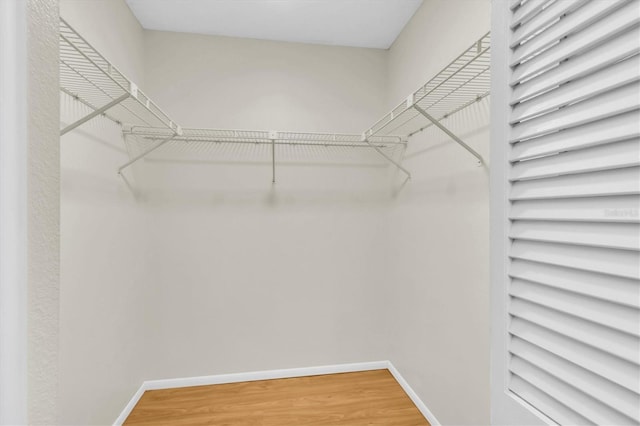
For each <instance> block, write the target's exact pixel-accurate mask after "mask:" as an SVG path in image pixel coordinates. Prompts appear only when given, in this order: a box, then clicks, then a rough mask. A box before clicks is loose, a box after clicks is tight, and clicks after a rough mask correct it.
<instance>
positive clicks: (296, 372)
mask: <svg viewBox="0 0 640 426" xmlns="http://www.w3.org/2000/svg"><path fill="white" fill-rule="evenodd" d="M385 369H386V370H389V372H390V373H391V374H392V375H393V377H394V378H395V379H396V381H397V382H398V383H399V384H400V386H401V387H402V389H404V391H405V392H406V393H407V395H408V396H409V398H411V401H413V403H414V404H415V405H416V407H418V410H420V412H421V413H422V415H424V416H425V418H426V419H427V420H428V421H429V423H431V425H432V426H440V423H439V422H438V420H437V419H436V418H435V416H434V415H433V413H431V411H430V410H429V409H428V408H427V406H426V405H425V404H424V402H422V401H421V400H420V398H419V397H418V394H417V393H416V392H415V391H414V390H413V389H412V388H411V386H409V384H408V383H407V381H406V380H405V379H404V378H403V377H402V376H401V375H400V373H399V372H398V370H397V369H396V368H395V367H394V366H393V364H391V362H390V361H372V362H359V363H353V364H336V365H323V366H317V367H305V368H289V369H283V370H265V371H252V372H248V373H233V374H218V375H212V376H198V377H185V378H179V379H162V380H148V381H144V382H143V383H142V385H141V386H140V388H139V389H138V390H137V391H136V393H135V394H134V395H133V397H132V398H131V400H130V401H129V403H128V404H127V405H126V406H125V407H124V409H123V410H122V412H121V413H120V415H119V416H118V418H117V419H116V421H115V422H114V423H113V425H114V426H121V425H122V424H123V423H124V422H125V420H126V419H127V417H129V414H131V411H133V408H134V407H135V406H136V404H137V403H138V401H139V400H140V398H141V397H142V394H144V392H145V391H148V390H158V389H171V388H182V387H189V386H206V385H221V384H225V383H238V382H252V381H256V380H273V379H286V378H293V377H305V376H319V375H323V374H338V373H353V372H358V371H368V370H385Z"/></svg>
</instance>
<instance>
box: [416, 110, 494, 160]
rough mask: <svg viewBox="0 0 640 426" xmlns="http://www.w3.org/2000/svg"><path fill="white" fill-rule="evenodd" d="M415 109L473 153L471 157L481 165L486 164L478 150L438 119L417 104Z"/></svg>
mask: <svg viewBox="0 0 640 426" xmlns="http://www.w3.org/2000/svg"><path fill="white" fill-rule="evenodd" d="M412 106H413V108H414V109H415V110H416V111H418V112H419V113H420V114H422V115H423V116H425V118H426V119H427V120H429V121H430V122H432V123H433V125H434V126H436V127H438V128H439V129H440V130H442V131H443V132H445V133H446V134H447V135H448V136H449V137H450V138H451V139H453V140H454V141H456V142H457V143H458V145H460V146H461V147H463V148H464V149H466V150H467V151H469V152H470V153H471V155H473V156H474V157H476V158H477V159H478V161H479V162H480V164H484V160H483V159H482V156H481V155H480V154H478V152H477V151H476V150H474V149H473V148H471V147H470V146H469V145H467V144H466V143H464V141H463V140H462V139H460V138H459V137H457V136H456V135H455V134H453V133H452V132H451V130H449V129H447V127H446V126H445V125H444V124H442V123H440V121H438V120H437V119H436V118H434V117H433V116H432V115H431V114H429V113H428V112H427V111H425V110H424V109H422V108H420V106H418V105H417V104H413V105H412Z"/></svg>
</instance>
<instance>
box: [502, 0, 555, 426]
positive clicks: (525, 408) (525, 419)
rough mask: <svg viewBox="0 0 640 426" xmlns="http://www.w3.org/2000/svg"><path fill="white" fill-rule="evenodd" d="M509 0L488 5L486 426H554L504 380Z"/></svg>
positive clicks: (507, 195)
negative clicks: (488, 332)
mask: <svg viewBox="0 0 640 426" xmlns="http://www.w3.org/2000/svg"><path fill="white" fill-rule="evenodd" d="M509 3H510V2H509V1H508V0H492V2H491V173H490V229H491V233H490V254H491V264H490V268H491V281H490V282H491V292H490V300H491V373H490V374H491V376H490V383H491V385H490V386H491V424H492V425H510V426H523V425H545V424H556V423H555V422H554V421H553V420H551V419H550V418H548V417H547V416H545V415H544V414H542V413H541V412H540V411H538V410H536V409H535V408H534V407H532V406H531V405H530V404H528V403H527V402H525V401H524V400H523V399H521V398H520V397H518V396H517V395H516V394H514V393H513V392H511V391H510V390H509V388H508V379H509V371H508V367H509V363H508V362H509V352H508V342H509V340H508V339H509V332H508V327H509V321H510V318H509V309H508V308H509V296H508V285H509V275H508V267H509V258H508V251H509V246H510V244H511V242H510V240H509V227H510V221H509V191H510V184H509V179H508V171H509V156H508V155H509V150H508V143H507V142H506V141H508V140H509V134H510V131H511V128H510V126H509V123H508V117H509V115H510V112H511V107H510V106H509V95H510V92H511V89H510V87H509V84H508V81H509V77H510V71H511V69H510V67H509V58H510V55H511V49H510V47H509V40H510V33H511V30H510V28H509V19H510V15H511V9H510V7H509Z"/></svg>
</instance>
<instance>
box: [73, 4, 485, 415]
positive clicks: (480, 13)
mask: <svg viewBox="0 0 640 426" xmlns="http://www.w3.org/2000/svg"><path fill="white" fill-rule="evenodd" d="M62 16H63V17H65V18H66V19H67V20H68V21H69V22H70V24H71V25H73V26H76V27H77V29H78V30H79V31H80V32H81V33H82V34H83V35H85V36H86V37H87V38H88V40H89V41H90V42H93V43H94V44H95V45H96V47H98V48H99V49H101V51H102V52H103V53H104V54H105V56H107V57H108V58H110V59H112V60H113V62H114V63H115V64H116V65H117V66H118V67H119V68H120V69H122V71H123V72H125V73H126V74H128V75H130V76H132V77H133V79H134V80H136V81H137V82H139V83H140V86H141V88H142V89H143V90H144V91H145V92H146V93H148V94H149V95H150V96H151V97H152V98H153V99H154V100H155V101H156V102H157V103H158V104H159V105H161V106H162V107H163V109H165V110H166V112H167V113H169V115H170V116H172V117H173V118H174V119H175V120H176V121H177V122H178V123H180V124H182V125H184V126H187V127H188V126H198V127H223V128H253V129H266V130H269V129H274V130H279V129H280V130H282V129H284V130H300V131H324V130H331V131H344V132H360V131H362V130H363V129H364V128H366V127H367V126H368V125H369V124H371V122H373V121H374V120H375V119H377V118H378V117H379V116H381V115H382V113H384V112H385V111H386V109H387V108H388V107H390V106H391V105H394V104H396V103H398V102H399V101H401V100H402V99H404V98H405V96H406V95H407V94H408V93H410V92H411V91H413V90H414V89H416V88H417V87H418V86H419V85H420V84H422V83H424V81H426V79H428V78H429V77H430V76H432V75H433V74H435V73H436V72H437V71H438V70H439V69H440V68H442V67H443V66H444V65H446V64H447V63H448V62H449V61H450V60H452V59H453V58H454V57H455V56H457V55H458V54H459V53H460V52H461V51H462V50H463V49H465V48H466V47H468V46H469V45H470V44H471V43H472V42H473V41H475V40H476V39H477V38H479V37H480V36H481V35H482V34H484V32H486V30H487V29H488V28H489V2H488V0H486V1H485V0H476V1H472V0H469V1H462V0H461V1H456V2H451V1H443V0H442V1H441V0H426V2H425V4H424V5H423V6H422V7H421V9H420V10H419V11H418V12H417V14H416V15H415V16H414V18H413V20H412V21H411V23H410V24H409V26H408V27H407V28H406V29H405V31H403V33H402V34H401V36H400V37H399V39H398V40H397V41H396V43H395V44H394V46H393V47H392V49H391V50H389V51H379V50H370V49H352V48H341V47H326V46H311V45H302V44H293V43H277V42H265V41H256V40H238V39H231V38H223V37H215V36H200V35H187V34H178V33H162V32H154V31H143V30H142V29H141V28H140V27H139V26H138V25H137V23H136V22H135V20H134V19H133V17H132V16H131V15H130V12H129V11H128V9H127V8H126V5H125V4H124V2H123V1H120V0H118V1H113V0H96V1H91V2H88V1H84V0H63V1H62ZM114 23H117V25H119V26H120V30H119V31H116V32H114V31H110V28H111V27H110V25H111V24H114ZM487 102H488V101H487V100H485V101H483V102H481V103H479V104H477V105H475V106H473V107H470V108H469V109H467V110H465V111H463V112H461V113H459V114H457V115H456V116H454V117H452V118H450V119H449V120H448V125H450V126H451V128H452V129H453V130H454V131H455V132H457V133H459V134H460V135H461V136H463V137H464V138H465V139H466V140H467V141H468V142H469V143H470V144H471V145H472V146H473V147H476V148H477V149H478V150H479V151H480V152H481V153H482V154H483V155H485V158H487V157H488V155H487V154H488V153H487V149H488V130H487V123H488V103H487ZM63 106H64V112H65V114H69V113H73V112H74V111H75V112H76V113H77V112H78V110H77V109H78V108H80V107H79V106H78V105H77V103H75V102H67V103H63ZM63 117H64V115H63ZM123 147H124V145H123V143H122V141H120V134H119V129H118V128H117V127H116V126H115V125H113V124H112V123H110V122H108V121H105V120H104V119H102V118H100V119H96V120H95V121H94V122H92V123H89V124H87V125H85V126H83V127H82V128H81V129H78V130H76V131H74V132H72V133H70V134H68V135H66V136H65V137H64V138H63V140H62V168H63V170H62V196H63V210H62V215H63V216H62V279H63V281H62V295H61V297H62V305H61V331H60V333H61V356H62V362H61V389H62V399H61V405H62V413H63V415H62V420H63V423H66V424H98V423H106V422H111V421H113V419H114V418H115V416H116V415H117V414H118V412H119V410H120V409H121V408H122V407H123V406H124V404H125V402H126V400H127V399H128V398H130V396H131V395H132V394H133V392H134V391H135V389H136V387H137V385H138V384H139V383H140V382H141V381H142V380H143V379H160V378H166V377H184V376H190V375H204V374H216V373H231V372H237V371H249V370H260V369H272V368H290V367H298V366H310V365H319V364H329V363H342V362H353V361H367V360H375V359H385V358H389V359H391V361H392V362H394V364H395V365H396V366H397V367H398V368H399V370H400V371H401V373H402V374H403V375H405V377H406V378H407V380H408V381H409V383H410V384H411V385H412V386H413V387H414V388H415V389H416V390H417V391H418V393H419V394H420V396H421V397H422V398H423V400H424V401H425V402H426V403H427V405H428V406H429V407H430V408H431V410H432V411H433V412H434V414H435V415H436V417H438V418H439V419H440V421H442V422H443V423H445V424H486V423H488V421H489V418H488V412H489V404H488V389H489V386H488V375H489V373H488V351H489V348H488V297H487V293H488V277H487V275H488V274H487V265H488V258H487V254H486V253H487V246H488V244H487V236H488V229H487V224H488V207H487V171H486V169H484V168H481V167H477V164H476V162H475V159H474V158H473V157H472V156H471V155H470V154H468V153H467V152H466V151H464V150H463V149H462V148H461V147H459V146H457V145H455V144H454V143H453V142H451V141H450V140H448V139H447V138H446V137H444V136H443V135H441V134H439V133H438V132H437V131H435V130H429V131H427V132H425V133H424V134H423V135H420V136H417V137H416V138H414V139H413V140H412V141H411V144H410V149H409V152H408V154H407V157H406V159H405V164H406V166H407V167H408V168H409V169H410V170H412V172H413V173H414V175H413V179H412V181H411V182H410V183H409V184H408V185H407V186H406V187H405V188H404V190H403V191H402V192H401V194H400V195H399V197H397V198H396V199H393V200H392V199H390V198H389V196H388V191H387V189H388V188H387V171H388V169H387V167H385V166H384V162H380V160H379V158H377V157H375V154H374V155H366V154H363V153H359V152H356V153H354V152H351V151H349V156H348V158H349V159H348V161H347V162H348V163H349V164H350V165H349V167H345V165H344V164H343V163H344V160H343V159H344V157H345V152H344V151H343V152H340V153H336V152H335V151H334V152H325V151H321V150H317V149H304V150H301V151H298V152H297V153H296V154H295V155H294V154H293V153H292V151H291V150H290V149H289V150H287V149H283V150H282V152H281V151H279V157H278V164H279V165H278V168H277V183H276V184H275V185H272V184H271V167H270V164H269V157H268V151H264V150H260V149H259V148H257V147H248V148H246V149H243V150H242V151H234V152H233V153H232V154H231V155H230V151H229V149H228V148H221V150H215V149H210V150H207V152H206V153H205V154H206V155H203V153H202V152H201V153H200V156H199V157H197V158H194V157H189V156H186V157H185V158H184V159H183V161H181V162H171V161H169V162H167V161H163V160H162V153H160V155H159V156H158V157H155V158H156V159H155V160H150V161H145V162H142V163H141V164H138V165H136V166H134V170H133V172H134V173H133V174H127V176H129V178H130V179H131V182H132V184H133V185H135V186H136V188H138V189H140V190H141V191H140V196H139V198H138V199H137V200H135V199H134V196H133V194H132V193H131V191H130V188H128V187H127V185H126V184H125V183H124V181H122V180H120V178H118V177H117V175H116V174H115V169H116V168H117V166H118V165H120V164H121V163H123V162H124V161H125V159H126V154H125V152H124V151H123ZM168 147H169V148H170V145H168ZM300 155H302V156H300ZM238 156H240V157H241V159H242V161H241V162H239V163H238V162H236V163H234V164H230V163H229V162H228V159H229V158H230V157H235V158H237V157H238ZM287 156H288V157H287ZM283 157H284V158H283ZM294 157H295V158H298V159H300V158H302V164H300V160H298V165H297V166H296V165H293V164H291V162H287V158H288V159H291V158H294ZM194 159H197V160H198V161H194ZM341 162H342V163H341ZM354 166H355V167H354ZM136 178H137V179H136ZM453 306H455V307H456V309H453V308H452V307H453ZM461 407H463V408H461Z"/></svg>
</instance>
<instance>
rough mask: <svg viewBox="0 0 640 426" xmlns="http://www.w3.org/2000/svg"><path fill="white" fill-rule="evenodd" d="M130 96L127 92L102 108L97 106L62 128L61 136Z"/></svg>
mask: <svg viewBox="0 0 640 426" xmlns="http://www.w3.org/2000/svg"><path fill="white" fill-rule="evenodd" d="M129 96H130V95H129V93H125V94H124V95H122V96H120V97H118V98H116V99H114V100H112V101H111V102H109V103H108V104H106V105H105V106H102V107H100V108H97V109H95V110H93V111H92V112H91V113H90V114H87V115H85V116H84V117H82V118H81V119H79V120H76V121H75V122H73V123H71V124H69V125H68V126H67V127H65V128H64V129H62V130H60V136H62V135H64V134H65V133H68V132H70V131H72V130H73V129H75V128H76V127H78V126H80V125H81V124H84V123H86V122H87V121H89V120H91V119H92V118H94V117H97V116H99V115H102V114H104V113H106V112H107V110H109V109H111V108H113V107H114V106H116V105H118V104H119V103H120V102H123V101H125V100H126V99H128V98H129Z"/></svg>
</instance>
